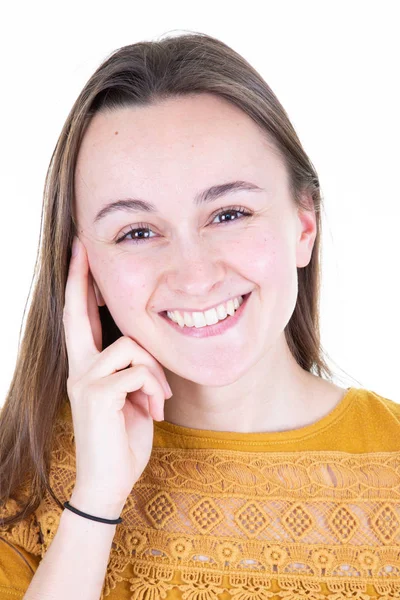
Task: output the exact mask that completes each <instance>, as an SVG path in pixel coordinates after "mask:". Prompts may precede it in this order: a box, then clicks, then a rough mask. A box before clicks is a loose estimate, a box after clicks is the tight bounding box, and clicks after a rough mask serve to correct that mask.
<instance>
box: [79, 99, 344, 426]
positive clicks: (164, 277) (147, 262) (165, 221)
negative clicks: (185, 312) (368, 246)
mask: <svg viewBox="0 0 400 600" xmlns="http://www.w3.org/2000/svg"><path fill="white" fill-rule="evenodd" d="M116 132H118V133H116ZM234 180H245V181H249V182H252V183H255V184H256V185H258V186H259V187H261V188H263V191H261V192H260V191H258V192H253V191H240V192H236V193H230V194H229V195H226V196H225V197H222V198H219V199H218V200H216V201H215V202H213V203H211V204H208V205H207V204H205V205H202V206H196V205H195V204H194V203H193V202H192V199H193V198H194V196H195V194H196V193H197V192H198V191H200V190H202V189H204V188H205V187H208V186H211V185H216V184H221V183H226V182H230V181H234ZM127 197H131V198H140V199H143V200H146V201H148V202H151V203H153V204H155V205H156V206H157V208H158V209H159V213H158V214H156V213H154V214H153V213H147V212H141V213H129V212H123V211H119V212H116V213H114V214H112V215H109V216H108V217H106V218H105V219H104V220H103V221H100V222H99V223H97V224H94V223H93V220H94V217H95V215H96V214H97V212H98V211H99V210H100V209H101V208H102V207H104V205H105V204H107V203H109V202H111V201H114V200H117V199H120V198H127ZM75 201H76V215H77V219H78V225H79V237H80V239H81V241H82V243H83V244H84V245H85V247H86V251H87V254H88V260H89V265H90V270H91V273H92V276H93V280H94V288H95V292H96V295H97V298H98V304H99V305H103V304H107V306H108V309H109V311H110V313H111V315H112V317H113V319H114V321H115V323H116V324H117V326H118V327H119V329H120V331H121V332H122V333H123V335H126V336H129V337H131V338H132V339H133V340H135V341H136V342H137V343H138V344H140V345H141V346H142V347H143V348H144V349H145V350H147V351H148V352H149V353H150V354H152V355H153V356H154V358H155V359H156V360H158V361H159V362H160V364H161V365H162V367H163V368H164V372H165V374H166V377H167V379H168V382H169V384H170V386H171V389H172V391H173V396H172V397H171V398H170V399H168V400H166V403H165V413H164V414H165V420H166V421H168V422H170V423H174V424H177V425H181V426H185V427H192V428H195V429H208V430H215V431H236V432H274V431H283V430H290V429H297V428H300V427H303V426H306V425H308V424H310V423H313V422H315V421H316V420H318V419H320V418H322V417H323V416H325V415H326V414H328V413H329V412H330V411H331V410H332V409H333V408H334V407H335V406H336V404H337V403H338V402H339V401H340V400H341V398H342V397H343V396H344V395H345V393H346V389H345V388H340V387H338V386H336V385H334V384H333V383H330V382H328V381H326V380H324V379H321V378H319V377H317V376H315V375H312V374H310V373H308V372H306V371H304V370H303V369H302V368H301V367H300V366H299V365H298V364H297V362H296V361H295V360H294V358H293V357H292V355H291V353H290V351H289V348H288V346H287V344H286V340H285V336H284V328H285V326H286V325H287V323H288V321H289V319H290V317H291V315H292V313H293V311H294V308H295V304H296V299H297V293H298V287H297V267H299V268H301V267H305V266H306V265H307V264H308V263H309V261H310V259H311V254H312V250H313V246H314V242H315V237H316V234H317V228H316V219H315V212H314V210H313V207H312V203H311V199H310V198H308V199H307V201H308V203H309V206H310V209H311V210H310V211H302V210H300V209H297V207H296V206H295V205H294V202H293V201H292V199H291V197H290V195H289V189H288V180H287V172H286V169H285V167H284V165H283V163H282V161H281V159H280V158H279V155H278V154H277V152H276V151H274V148H273V147H272V146H271V145H270V144H268V143H267V142H266V140H265V137H263V135H262V132H261V131H260V129H259V128H258V126H257V124H256V123H255V122H254V121H253V120H252V119H251V118H250V117H248V116H247V115H246V114H245V113H244V112H242V111H241V110H240V109H239V108H238V107H236V106H233V105H231V104H230V103H229V102H227V101H225V100H223V99H221V98H218V97H215V96H213V95H211V94H202V95H201V96H199V95H197V96H191V97H184V98H179V99H170V100H167V101H163V102H162V103H158V104H157V105H154V106H150V107H139V108H138V107H134V108H126V109H121V110H118V111H114V112H112V113H109V114H96V115H95V117H94V118H93V120H92V122H91V123H90V126H89V128H88V130H87V131H86V133H85V136H84V138H83V141H82V144H81V148H80V151H79V155H78V161H77V166H76V172H75ZM232 206H239V207H244V208H245V210H246V212H249V213H251V216H250V217H245V216H243V215H241V214H238V213H234V214H232V215H231V218H232V221H231V222H229V223H224V222H223V219H224V216H222V218H221V216H217V214H216V213H217V212H219V211H220V210H221V209H224V210H227V209H229V208H230V207H232ZM225 217H226V215H225ZM228 219H229V216H228ZM141 224H142V225H141ZM143 226H146V227H148V228H150V231H148V230H146V231H147V233H145V234H144V235H145V236H148V237H147V239H145V241H143V242H139V243H138V244H135V243H134V241H132V239H133V238H135V235H134V234H132V235H130V236H128V238H127V239H125V241H124V242H122V243H121V244H115V240H116V239H117V238H119V237H120V236H121V235H123V234H124V233H127V232H128V231H130V229H131V228H134V227H143ZM142 235H143V233H142ZM136 237H137V236H136ZM251 290H253V293H252V295H251V297H250V299H249V304H248V306H247V308H246V312H245V313H244V315H243V317H242V319H241V321H240V322H239V323H238V325H237V326H235V327H233V328H231V329H230V330H228V331H227V332H225V333H224V334H223V335H220V336H213V337H209V338H203V339H196V338H191V337H187V336H184V335H182V334H180V333H179V332H175V331H174V330H173V328H172V327H170V326H169V324H168V323H166V322H165V321H164V320H163V318H162V317H161V316H160V315H159V314H158V313H159V311H161V310H166V309H169V308H176V307H185V308H190V307H193V308H198V309H201V308H203V307H204V308H206V307H209V306H211V305H214V304H215V303H217V302H218V303H219V302H223V301H224V300H226V299H229V298H234V297H236V296H238V295H241V294H245V293H247V292H249V291H251Z"/></svg>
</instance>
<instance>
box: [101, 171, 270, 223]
mask: <svg viewBox="0 0 400 600" xmlns="http://www.w3.org/2000/svg"><path fill="white" fill-rule="evenodd" d="M243 190H247V191H264V188H260V187H259V186H258V185H256V184H255V183H251V182H249V181H231V182H229V183H222V184H220V185H213V186H211V187H210V188H207V189H205V190H203V191H201V192H198V193H197V194H196V196H195V197H194V200H193V203H194V204H195V206H200V205H202V204H208V203H210V202H214V201H215V200H217V199H218V198H220V197H221V196H224V195H225V194H229V193H231V192H239V191H243ZM116 211H128V212H140V211H142V212H153V213H157V212H159V211H158V209H157V207H156V206H155V205H154V204H152V203H151V202H146V201H145V200H140V199H139V198H136V199H135V198H124V199H122V200H116V201H115V202H110V203H109V204H106V205H105V206H104V207H103V208H102V209H101V210H100V211H99V212H98V213H97V215H96V217H95V219H94V221H93V223H98V222H99V221H101V220H102V219H104V218H105V217H106V216H108V215H110V214H111V213H114V212H116Z"/></svg>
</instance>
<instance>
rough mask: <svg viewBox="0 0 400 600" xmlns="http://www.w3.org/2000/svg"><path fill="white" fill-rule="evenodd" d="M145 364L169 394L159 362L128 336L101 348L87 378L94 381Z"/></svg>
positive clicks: (168, 394)
mask: <svg viewBox="0 0 400 600" xmlns="http://www.w3.org/2000/svg"><path fill="white" fill-rule="evenodd" d="M135 365H145V366H146V367H147V368H148V369H149V371H150V372H151V373H153V375H154V377H156V379H158V381H159V383H160V385H161V386H162V387H163V389H164V393H165V395H166V396H170V392H169V389H168V387H167V386H168V384H167V380H166V378H165V374H164V370H163V368H162V367H161V365H160V363H159V362H158V361H156V359H155V358H154V357H153V356H152V355H151V354H150V353H149V352H148V351H147V350H145V349H144V348H142V346H140V345H139V344H138V343H137V342H136V341H134V340H132V339H131V338H130V337H128V336H122V337H120V338H118V339H117V340H116V341H115V342H114V343H113V344H111V345H110V346H108V347H107V348H105V349H104V350H103V352H102V353H101V354H100V355H99V356H98V358H97V359H96V361H95V362H94V363H93V364H92V366H91V369H90V371H89V372H88V379H89V380H91V381H95V380H97V379H100V378H102V377H107V376H108V375H110V374H112V373H115V372H116V371H121V370H122V369H126V368H127V367H130V366H135Z"/></svg>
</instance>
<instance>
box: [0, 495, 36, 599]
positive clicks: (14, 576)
mask: <svg viewBox="0 0 400 600" xmlns="http://www.w3.org/2000/svg"><path fill="white" fill-rule="evenodd" d="M15 507H16V504H15V502H14V500H13V499H11V500H8V501H7V503H6V507H5V508H1V509H0V516H5V515H7V514H11V509H12V513H14V511H15ZM42 539H43V536H42V533H41V530H40V525H39V523H38V521H37V519H36V514H35V513H34V512H33V513H31V514H30V515H29V516H28V517H26V518H25V519H22V520H20V521H19V522H17V523H16V524H14V525H6V526H5V527H4V526H3V527H0V600H14V599H15V598H20V599H21V600H22V598H23V596H24V594H25V593H26V591H27V589H28V587H29V585H30V583H31V581H32V579H33V576H34V574H35V572H36V570H37V568H38V566H39V563H40V561H41V559H42Z"/></svg>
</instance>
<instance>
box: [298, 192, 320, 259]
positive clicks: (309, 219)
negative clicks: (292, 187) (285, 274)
mask: <svg viewBox="0 0 400 600" xmlns="http://www.w3.org/2000/svg"><path fill="white" fill-rule="evenodd" d="M304 200H305V202H306V204H307V206H308V210H306V209H304V208H302V207H297V219H298V221H297V239H296V260H297V267H306V266H307V265H308V263H309V262H310V260H311V255H312V251H313V247H314V242H315V238H316V237H317V233H318V230H317V218H316V214H315V208H314V203H313V200H312V197H311V195H308V196H306V197H305V198H304Z"/></svg>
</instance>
